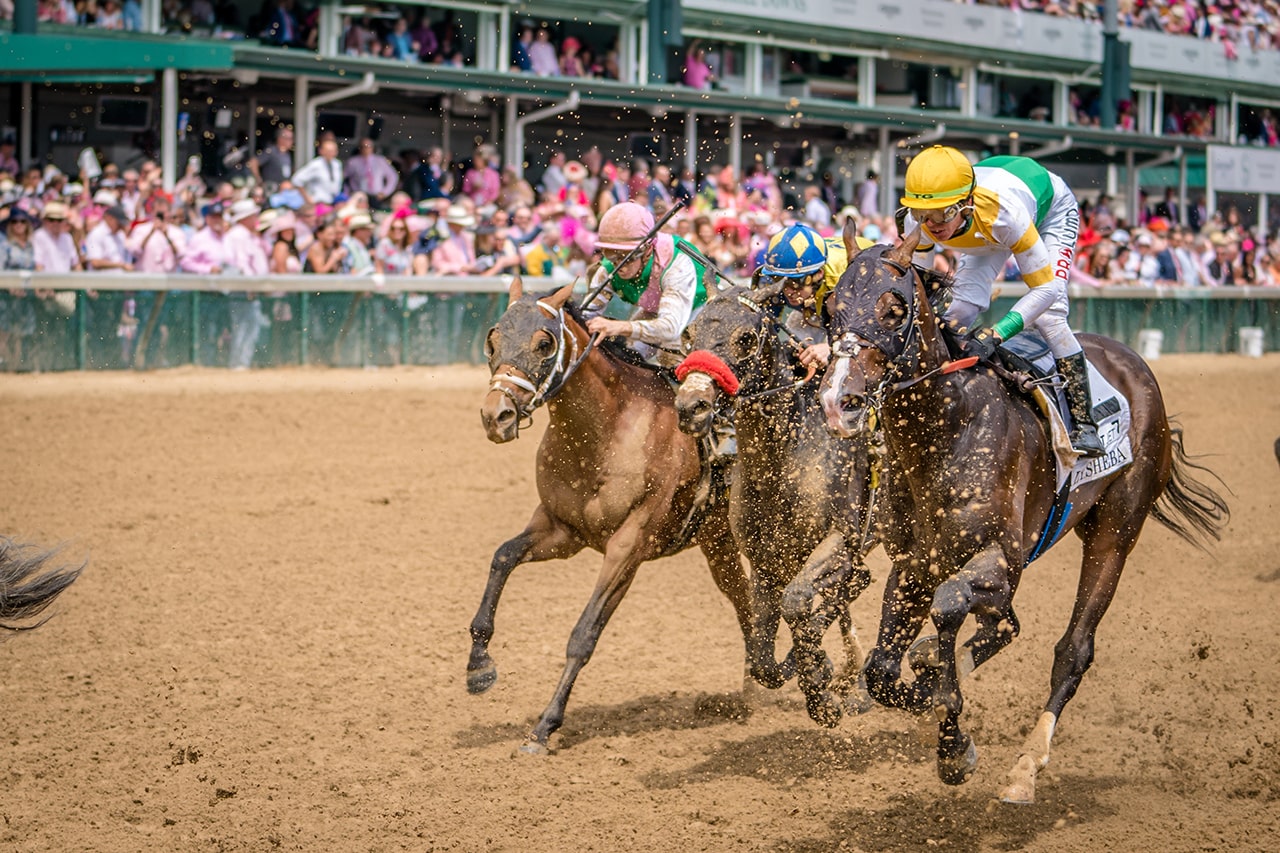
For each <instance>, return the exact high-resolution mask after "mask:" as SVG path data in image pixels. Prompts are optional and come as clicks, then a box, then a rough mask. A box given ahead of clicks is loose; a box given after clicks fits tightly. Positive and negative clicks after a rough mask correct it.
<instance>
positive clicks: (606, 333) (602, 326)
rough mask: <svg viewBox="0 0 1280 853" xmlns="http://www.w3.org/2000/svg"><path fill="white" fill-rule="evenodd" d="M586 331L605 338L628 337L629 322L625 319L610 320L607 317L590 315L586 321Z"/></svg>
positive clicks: (629, 334) (629, 330)
mask: <svg viewBox="0 0 1280 853" xmlns="http://www.w3.org/2000/svg"><path fill="white" fill-rule="evenodd" d="M587 331H588V332H590V333H591V334H593V335H594V334H599V335H601V336H603V337H606V338H614V337H619V338H629V337H631V323H630V322H628V321H626V320H610V319H609V318H608V317H592V318H591V319H590V320H588V321H587Z"/></svg>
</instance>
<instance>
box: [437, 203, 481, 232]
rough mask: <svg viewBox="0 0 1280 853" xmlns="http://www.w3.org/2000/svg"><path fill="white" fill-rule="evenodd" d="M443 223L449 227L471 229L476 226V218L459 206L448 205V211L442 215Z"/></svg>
mask: <svg viewBox="0 0 1280 853" xmlns="http://www.w3.org/2000/svg"><path fill="white" fill-rule="evenodd" d="M444 221H445V222H448V223H449V224H450V225H461V226H462V227H463V228H472V227H474V226H475V224H476V218H475V217H474V216H472V215H471V213H470V212H469V211H468V210H467V209H466V208H465V207H463V206H462V205H460V204H451V205H449V210H448V212H446V213H445V215H444Z"/></svg>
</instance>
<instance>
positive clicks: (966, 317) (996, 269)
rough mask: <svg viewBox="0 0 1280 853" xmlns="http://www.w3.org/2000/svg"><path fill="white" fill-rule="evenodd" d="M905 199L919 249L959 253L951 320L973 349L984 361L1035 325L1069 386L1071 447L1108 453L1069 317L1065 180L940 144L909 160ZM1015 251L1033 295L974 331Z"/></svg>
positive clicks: (1076, 214) (1070, 224) (1074, 230)
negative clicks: (974, 161)
mask: <svg viewBox="0 0 1280 853" xmlns="http://www.w3.org/2000/svg"><path fill="white" fill-rule="evenodd" d="M901 203H902V206H903V207H904V208H906V210H907V215H906V219H905V223H904V225H903V233H904V234H905V233H910V231H911V229H913V228H915V227H916V226H917V225H918V226H921V232H920V248H921V249H922V250H928V249H932V248H933V247H934V246H935V245H941V246H945V247H946V248H948V249H951V250H952V251H954V252H956V253H958V254H959V255H960V265H959V268H958V269H957V271H956V275H955V283H954V285H953V286H952V289H951V292H952V300H951V305H950V306H949V307H948V309H947V312H946V314H945V315H944V319H946V320H947V321H948V322H950V323H951V324H952V325H953V326H954V327H956V328H958V329H962V330H968V331H969V337H968V339H967V340H966V344H965V345H966V349H967V350H968V351H969V352H970V353H972V354H974V355H978V356H981V357H984V358H985V357H987V356H990V355H991V354H992V353H993V352H994V351H995V347H996V345H997V344H998V343H999V342H1000V341H1002V340H1007V339H1008V338H1010V337H1012V336H1013V335H1016V334H1017V333H1018V332H1020V331H1022V329H1023V327H1024V326H1035V328H1036V329H1037V330H1038V331H1039V332H1040V333H1041V334H1042V335H1044V338H1045V340H1046V341H1047V342H1048V344H1049V349H1050V350H1051V351H1052V352H1053V355H1054V358H1055V359H1056V360H1057V365H1058V371H1059V373H1061V375H1062V378H1063V380H1064V382H1065V383H1066V387H1065V391H1066V397H1067V403H1068V406H1069V408H1070V409H1071V418H1072V420H1073V421H1075V425H1074V427H1073V428H1072V431H1071V444H1072V446H1073V447H1074V448H1075V450H1076V451H1077V452H1079V453H1081V454H1082V455H1084V456H1101V455H1102V453H1103V447H1102V442H1101V441H1100V440H1099V439H1098V431H1097V424H1096V423H1095V422H1094V419H1093V411H1092V408H1091V404H1090V402H1089V373H1088V366H1087V365H1086V364H1085V358H1084V352H1083V350H1082V349H1081V347H1080V342H1079V341H1077V340H1076V336H1075V334H1074V333H1073V332H1072V331H1071V327H1070V325H1068V322H1067V320H1068V306H1067V282H1068V280H1069V279H1070V275H1071V261H1072V257H1073V256H1074V254H1075V245H1076V237H1077V235H1078V234H1079V232H1080V211H1079V204H1078V203H1077V201H1076V197H1075V195H1074V194H1073V193H1072V192H1071V190H1070V188H1069V187H1068V186H1067V185H1066V182H1064V181H1063V180H1062V178H1060V177H1058V176H1057V175H1055V174H1053V173H1052V172H1050V171H1048V170H1047V169H1045V168H1044V167H1043V166H1041V165H1040V164H1039V163H1037V162H1035V161H1034V160H1032V159H1030V158H1028V157H991V158H988V159H986V160H982V161H980V162H979V163H977V164H976V165H973V164H970V162H969V158H968V157H966V156H965V155H964V154H963V153H961V152H960V151H958V150H956V149H955V148H950V147H948V146H944V145H935V146H933V147H932V148H929V149H927V150H925V151H922V152H920V154H918V155H916V157H915V158H914V159H912V161H911V164H910V165H909V166H908V167H907V174H906V186H905V191H904V193H903V195H902V199H901ZM1010 255H1012V256H1013V257H1014V258H1015V259H1016V260H1017V263H1018V269H1019V270H1020V271H1021V273H1022V280H1023V281H1024V282H1026V285H1027V287H1028V288H1029V291H1028V292H1027V295H1026V296H1023V297H1022V298H1021V299H1019V300H1018V301H1017V303H1016V304H1015V305H1014V306H1013V308H1012V309H1011V310H1010V311H1009V312H1008V313H1007V314H1005V316H1004V317H1002V318H1001V319H1000V320H999V321H998V322H996V323H995V325H993V326H991V327H990V328H984V329H977V330H973V329H971V328H970V327H971V326H972V325H973V322H974V320H976V319H977V317H978V315H979V314H980V313H982V312H983V311H985V310H986V309H987V308H988V307H989V306H990V304H991V288H992V285H993V284H994V283H995V282H996V281H998V280H999V279H1000V275H1001V273H1002V272H1003V270H1004V264H1005V261H1007V260H1008V259H1009V256H1010Z"/></svg>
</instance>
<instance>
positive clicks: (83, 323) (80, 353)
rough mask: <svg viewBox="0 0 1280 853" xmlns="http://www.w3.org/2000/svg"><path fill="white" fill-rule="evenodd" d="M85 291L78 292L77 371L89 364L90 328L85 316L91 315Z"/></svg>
mask: <svg viewBox="0 0 1280 853" xmlns="http://www.w3.org/2000/svg"><path fill="white" fill-rule="evenodd" d="M87 301H88V300H87V298H86V297H85V293H84V291H83V290H77V291H76V369H77V370H84V368H85V365H87V364H88V363H89V353H88V349H89V328H88V321H87V320H86V318H85V315H86V314H88V313H89V310H88V309H89V306H88V305H87V304H86V303H87Z"/></svg>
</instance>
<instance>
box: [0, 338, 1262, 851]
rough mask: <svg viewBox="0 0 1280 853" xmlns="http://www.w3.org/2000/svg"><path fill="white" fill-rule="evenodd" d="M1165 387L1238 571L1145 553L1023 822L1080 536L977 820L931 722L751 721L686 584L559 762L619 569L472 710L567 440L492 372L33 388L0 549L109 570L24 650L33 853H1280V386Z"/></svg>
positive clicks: (1029, 632)
mask: <svg viewBox="0 0 1280 853" xmlns="http://www.w3.org/2000/svg"><path fill="white" fill-rule="evenodd" d="M1155 368H1156V372H1157V374H1158V376H1159V378H1160V381H1161V384H1162V386H1163V388H1164V392H1165V397H1166V400H1167V402H1168V405H1169V408H1170V409H1171V410H1172V411H1174V412H1177V413H1180V416H1181V421H1182V423H1183V425H1184V427H1185V428H1186V436H1187V448H1188V450H1189V452H1191V453H1192V454H1204V453H1208V454H1214V456H1213V458H1211V459H1210V460H1209V461H1210V464H1211V465H1212V466H1213V467H1214V469H1215V470H1216V471H1217V472H1218V473H1219V474H1220V475H1221V476H1222V478H1223V479H1224V480H1225V481H1226V483H1227V485H1228V486H1229V487H1230V488H1231V490H1232V491H1233V492H1234V496H1233V497H1231V504H1232V509H1233V511H1234V518H1233V521H1232V524H1231V527H1230V530H1229V532H1228V534H1227V536H1226V538H1225V541H1224V542H1223V543H1222V545H1221V546H1219V547H1218V548H1217V550H1216V551H1215V552H1214V554H1213V555H1212V556H1211V557H1205V556H1202V555H1201V554H1200V553H1198V552H1197V551H1195V550H1194V549H1192V548H1191V547H1189V546H1187V545H1185V544H1183V543H1182V542H1181V541H1180V540H1177V539H1176V538H1174V537H1173V536H1172V535H1171V534H1169V533H1167V532H1166V531H1165V530H1164V529H1163V528H1160V527H1159V526H1158V525H1155V524H1154V523H1153V524H1152V525H1150V526H1148V528H1147V530H1146V532H1145V533H1144V535H1143V538H1142V541H1141V542H1140V543H1139V545H1138V548H1137V550H1136V552H1135V554H1134V557H1133V559H1132V560H1131V561H1130V564H1129V569H1128V571H1127V572H1126V575H1125V578H1124V581H1123V583H1122V585H1121V588H1120V590H1119V592H1118V594H1117V597H1116V601H1115V604H1114V606H1113V607H1112V610H1111V612H1110V614H1109V615H1108V617H1107V618H1106V619H1105V620H1104V621H1103V623H1102V628H1101V630H1100V633H1099V641H1098V654H1097V662H1096V663H1095V665H1094V668H1093V670H1092V671H1091V672H1090V673H1089V675H1088V676H1087V677H1086V679H1085V681H1084V684H1083V686H1082V687H1081V690H1080V693H1079V695H1078V696H1077V697H1076V699H1075V701H1074V702H1073V703H1072V705H1071V706H1070V707H1069V708H1068V709H1067V712H1066V715H1065V716H1064V718H1063V720H1062V724H1061V726H1060V728H1059V731H1058V736H1057V738H1056V740H1055V742H1054V747H1055V751H1054V756H1053V761H1052V763H1051V764H1050V766H1049V768H1048V770H1047V771H1045V773H1043V774H1042V776H1041V783H1040V786H1039V789H1038V796H1039V802H1038V803H1037V804H1036V805H1035V806H1031V807H1024V808H1013V807H1008V806H998V805H996V804H994V803H993V802H992V801H991V797H992V795H993V793H994V792H995V791H996V790H997V788H998V786H999V785H1000V783H1001V781H1002V777H1003V773H1004V771H1005V770H1006V769H1008V766H1009V765H1010V764H1011V763H1012V760H1013V758H1014V756H1015V754H1016V750H1017V747H1018V746H1019V744H1020V743H1021V740H1022V737H1023V735H1024V733H1025V732H1026V731H1027V730H1028V729H1029V727H1030V725H1031V724H1032V723H1033V722H1034V720H1035V718H1036V715H1037V711H1038V709H1039V707H1040V705H1041V704H1042V703H1043V701H1044V698H1045V693H1046V690H1047V683H1048V670H1049V664H1050V660H1051V657H1052V649H1053V644H1054V643H1055V642H1056V641H1057V639H1058V635H1059V633H1060V631H1061V630H1062V628H1063V626H1064V625H1065V622H1066V617H1067V614H1068V612H1069V608H1070V605H1071V600H1072V593H1073V590H1074V581H1075V574H1076V561H1077V560H1078V557H1079V548H1078V546H1077V544H1076V540H1075V539H1074V538H1073V537H1072V538H1069V539H1068V540H1067V541H1064V542H1063V543H1062V544H1060V545H1059V546H1058V547H1057V548H1055V549H1054V550H1053V551H1052V552H1051V553H1050V554H1049V555H1048V556H1047V557H1045V558H1042V559H1041V560H1040V561H1039V562H1037V563H1036V564H1035V565H1034V567H1033V568H1032V569H1030V570H1029V571H1028V573H1027V577H1026V579H1025V581H1024V583H1023V589H1022V590H1021V592H1020V594H1019V602H1020V607H1019V614H1020V616H1021V619H1022V625H1023V634H1022V636H1021V637H1020V638H1019V639H1018V641H1017V642H1015V643H1014V644H1013V645H1012V646H1011V647H1010V648H1009V649H1007V650H1006V651H1005V652H1003V653H1002V654H1001V655H1000V656H999V657H997V658H996V659H995V660H994V661H992V662H991V663H990V664H988V665H987V666H986V667H985V668H984V669H983V670H981V671H980V672H979V673H977V674H976V676H975V677H974V679H973V680H972V681H971V682H969V683H968V687H967V691H968V692H967V704H966V717H967V720H968V724H969V730H970V731H971V732H972V733H973V735H974V737H975V739H976V741H977V743H978V746H979V749H980V750H981V758H982V763H981V766H980V768H979V771H978V773H977V774H976V776H975V777H974V779H973V780H972V781H970V782H969V783H968V784H967V785H965V786H963V787H961V788H957V789H951V788H946V787H944V786H943V785H942V784H941V783H939V782H938V781H937V779H936V776H935V775H934V768H933V762H932V749H931V748H930V747H929V746H927V745H926V744H925V743H924V742H923V741H922V740H921V739H920V738H919V737H918V736H917V734H916V726H915V724H914V723H913V721H912V720H910V719H909V718H907V717H906V716H904V715H901V714H899V713H895V712H889V711H886V710H883V709H879V710H875V711H872V712H871V713H869V714H867V715H865V716H862V717H859V718H855V719H849V720H846V721H845V722H844V723H843V724H842V725H841V726H840V727H839V728H838V729H835V730H831V731H828V730H824V729H819V728H817V727H815V726H814V725H813V724H811V723H810V722H809V720H808V719H807V717H806V716H805V715H804V711H803V707H802V706H801V705H800V704H799V702H798V696H799V694H798V693H796V692H794V691H793V688H788V689H787V690H786V691H784V693H783V695H782V696H781V697H780V698H781V701H779V702H777V703H775V704H773V705H770V706H768V707H765V708H763V709H761V710H758V711H756V712H755V713H753V714H751V715H749V716H747V717H745V718H744V717H743V716H742V715H741V713H740V712H739V710H738V709H739V708H740V703H739V702H738V701H737V699H736V691H737V690H738V689H739V688H740V686H741V671H742V648H741V638H740V636H739V635H738V632H737V628H736V624H735V622H734V619H733V616H732V611H731V609H730V607H729V604H728V603H727V602H726V601H725V600H724V599H723V598H721V597H720V596H719V594H718V593H717V592H716V590H715V588H714V585H713V584H712V582H711V579H710V577H709V575H708V573H707V571H706V568H705V565H704V564H703V563H702V561H701V558H700V557H695V556H693V555H691V554H684V555H680V556H678V557H675V558H671V559H667V560H663V561H660V562H657V563H654V564H652V565H650V566H648V567H646V568H645V569H642V571H641V574H640V577H639V579H638V580H637V581H636V583H635V585H634V586H633V587H632V589H631V591H630V593H629V594H628V596H627V599H626V600H625V601H624V603H623V605H622V607H621V608H620V609H619V612H618V614H617V616H616V617H615V619H614V621H613V623H612V624H611V625H610V626H609V628H608V630H607V631H606V633H605V636H604V638H603V640H602V642H601V645H600V648H599V651H598V652H597V654H596V656H595V658H594V659H593V660H592V662H591V664H590V665H589V666H588V667H587V668H586V670H585V671H584V673H583V676H582V678H581V679H580V680H579V682H578V687H577V689H576V691H575V693H574V695H573V697H572V699H571V701H570V705H569V709H568V715H567V719H566V724H565V727H564V729H563V730H562V732H561V734H560V735H558V736H557V737H556V738H553V741H552V744H553V746H554V747H556V752H555V754H553V755H551V756H550V757H547V758H541V759H538V758H529V757H526V756H516V755H515V754H514V748H515V747H516V745H517V744H518V743H519V742H520V740H521V738H522V735H523V733H524V732H525V731H526V730H527V728H528V726H529V725H530V723H531V721H532V720H533V719H534V717H535V716H536V715H537V714H538V713H539V712H540V711H541V710H542V708H543V706H544V705H545V703H546V701H547V700H548V699H549V698H550V695H551V690H552V688H553V686H554V684H555V680H556V678H557V677H558V675H559V672H560V668H561V666H562V664H563V653H564V644H565V641H566V639H567V637H568V634H569V630H570V628H571V626H572V624H573V622H574V621H575V620H576V618H577V616H578V613H579V612H580V609H581V607H582V605H583V603H584V602H585V600H586V596H587V593H588V591H589V589H590V587H591V585H592V584H593V583H594V580H595V574H596V570H597V567H598V559H597V558H596V556H595V555H580V556H579V557H577V558H575V559H573V560H571V561H569V562H567V563H558V564H546V565H534V566H526V567H523V568H521V569H519V570H517V572H516V574H515V575H514V576H513V579H512V581H511V583H510V585H509V586H508V591H507V593H506V595H505V597H504V599H503V602H502V607H501V608H500V610H499V614H498V635H497V637H496V638H495V641H494V645H493V651H494V656H495V659H496V661H497V664H498V668H499V673H500V677H499V681H498V684H497V685H496V686H495V687H494V688H493V689H492V690H491V691H490V692H489V693H487V694H485V695H483V696H479V697H473V696H469V695H467V693H466V690H465V665H466V654H467V649H468V647H469V638H468V635H467V625H468V623H469V622H470V619H471V616H472V614H473V612H474V608H475V606H476V604H477V603H478V601H479V597H480V592H481V589H482V587H483V584H484V581H485V577H486V575H487V569H488V563H489V558H490V556H491V554H492V551H493V549H494V548H495V547H496V546H497V545H498V544H499V543H500V542H502V541H503V540H504V539H505V538H507V537H509V536H510V535H512V534H514V533H515V532H516V531H518V530H519V528H520V527H521V526H522V525H523V523H524V521H525V520H526V518H527V517H528V513H529V512H530V510H531V509H532V508H533V505H534V502H535V498H534V494H533V454H534V451H535V448H536V436H534V435H526V436H525V437H524V438H522V439H521V440H520V441H518V442H517V443H516V444H514V445H507V446H503V447H497V446H493V445H490V444H489V443H488V442H487V441H486V440H485V439H484V436H483V433H482V430H481V429H480V426H479V419H478V416H477V411H478V407H479V402H480V398H481V395H482V393H483V388H484V386H485V379H486V376H487V374H486V373H485V372H484V371H482V370H477V369H474V368H447V369H440V368H434V369H427V368H421V369H411V370H392V371H379V372H342V371H324V372H311V371H281V372H265V373H240V374H230V373H220V372H210V371H194V370H192V371H187V370H182V371H174V372H166V373H161V374H154V375H152V374H148V375H132V374H118V375H117V374H111V375H83V374H66V375H49V376H35V377H31V376H18V377H15V376H0V435H3V437H4V447H3V450H2V451H0V454H2V457H0V531H4V532H6V533H9V534H12V535H15V536H17V537H19V538H22V539H27V540H35V541H39V542H41V543H44V544H52V543H56V542H60V541H61V542H65V543H66V548H65V552H64V553H65V555H66V556H67V557H69V558H82V557H86V556H87V557H88V558H90V560H91V563H90V567H89V569H88V571H87V572H86V573H85V574H84V576H83V577H82V578H81V579H80V580H79V581H78V582H77V583H76V585H75V586H73V587H72V588H71V589H70V590H69V591H68V593H67V594H65V595H64V596H63V598H62V599H61V600H60V602H59V603H58V604H57V605H56V610H57V616H56V617H55V618H54V619H53V620H52V621H51V622H49V623H48V624H47V625H45V626H44V627H43V628H41V629H40V630H39V631H37V632H35V633H33V634H29V635H24V636H19V637H16V638H14V639H13V640H11V641H9V642H7V643H4V644H3V645H0V672H2V673H3V680H2V683H0V690H3V693H2V694H0V695H2V696H3V705H2V706H0V707H3V709H4V711H3V729H2V730H0V735H2V736H3V743H4V750H3V765H0V770H2V771H3V774H4V775H3V777H2V778H3V790H0V816H2V817H3V824H0V849H4V850H19V851H27V850H33V851H36V850H38V851H71V850H92V851H138V850H164V851H170V850H182V851H187V850H192V851H205V850H209V851H214V850H234V851H263V850H271V849H285V850H308V851H347V850H361V851H365V850H370V851H382V850H413V851H426V850H436V851H440V850H463V851H481V850H502V851H535V852H536V851H564V850H575V851H578V850H595V851H624V850H625V851H630V850H670V851H691V850H712V851H720V850H742V851H764V850H786V851H824V850H837V849H849V850H863V851H907V850H953V851H978V850H1023V849H1025V850H1036V851H1055V853H1075V851H1098V850H1117V851H1130V850H1161V851H1202V850H1217V851H1274V850H1276V849H1277V848H1278V846H1280V841H1278V839H1280V817H1278V815H1280V665H1277V660H1280V639H1278V638H1277V632H1276V614H1277V613H1278V612H1280V529H1278V528H1277V524H1276V521H1275V519H1276V513H1277V508H1280V470H1278V469H1277V466H1276V459H1275V458H1274V456H1273V450H1272V443H1273V441H1274V440H1275V438H1276V436H1277V435H1278V434H1280V356H1275V355H1272V356H1268V357H1267V358H1265V359H1262V360H1246V359H1242V358H1239V357H1235V356H1174V357H1166V358H1165V359H1162V360H1160V361H1158V362H1156V363H1155ZM537 422H538V428H537V430H536V431H540V429H541V426H542V425H543V424H545V414H543V413H540V414H539V415H538V417H537ZM882 559H883V558H882V557H880V556H879V555H877V556H876V562H875V568H876V581H877V587H873V591H872V592H869V593H868V594H867V595H865V596H864V598H863V600H862V601H860V602H859V603H858V604H857V607H856V611H855V616H856V619H857V624H858V625H859V627H860V630H861V632H862V634H863V635H864V636H866V637H871V636H874V630H875V625H876V619H877V612H878V601H877V598H878V584H880V583H882V582H883V578H884V571H883V563H882Z"/></svg>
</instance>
